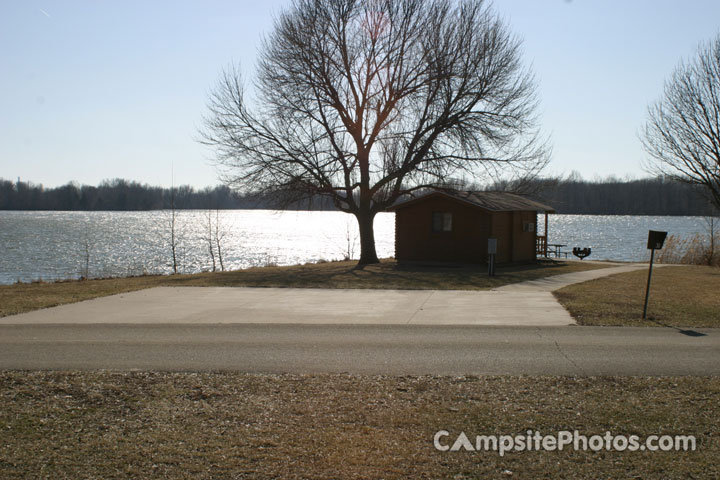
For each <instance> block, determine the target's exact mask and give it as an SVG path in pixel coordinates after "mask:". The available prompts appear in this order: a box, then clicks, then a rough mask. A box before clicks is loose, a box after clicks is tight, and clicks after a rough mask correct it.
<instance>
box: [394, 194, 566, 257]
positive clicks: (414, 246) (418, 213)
mask: <svg viewBox="0 0 720 480" xmlns="http://www.w3.org/2000/svg"><path fill="white" fill-rule="evenodd" d="M388 210H390V211H394V212H395V258H396V259H397V260H398V261H399V262H404V261H431V262H448V263H486V262H487V247H488V238H496V239H497V254H496V256H495V261H496V262H499V263H505V262H523V261H531V260H535V258H536V256H537V255H544V256H547V236H546V235H543V236H539V235H537V233H536V232H537V219H538V213H544V214H545V232H547V215H548V213H554V212H555V211H554V210H553V209H552V207H549V206H547V205H543V204H541V203H538V202H535V201H532V200H529V199H527V198H524V197H521V196H519V195H515V194H512V193H506V192H446V191H432V192H429V193H426V194H423V195H421V196H419V197H415V198H413V199H410V200H406V201H403V202H401V203H397V204H395V205H393V206H392V207H390V208H389V209H388Z"/></svg>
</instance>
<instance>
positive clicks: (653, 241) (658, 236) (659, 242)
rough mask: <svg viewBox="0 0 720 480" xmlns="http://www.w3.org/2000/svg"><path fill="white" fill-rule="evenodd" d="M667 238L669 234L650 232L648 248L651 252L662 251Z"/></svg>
mask: <svg viewBox="0 0 720 480" xmlns="http://www.w3.org/2000/svg"><path fill="white" fill-rule="evenodd" d="M665 237H667V232H656V231H655V230H650V232H649V233H648V245H647V248H648V249H649V250H659V249H661V248H662V247H663V243H665Z"/></svg>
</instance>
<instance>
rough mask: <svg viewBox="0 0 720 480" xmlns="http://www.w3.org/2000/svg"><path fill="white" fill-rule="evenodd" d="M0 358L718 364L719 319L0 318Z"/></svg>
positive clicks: (399, 364) (502, 368)
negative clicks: (333, 321)
mask: <svg viewBox="0 0 720 480" xmlns="http://www.w3.org/2000/svg"><path fill="white" fill-rule="evenodd" d="M0 369H54V370H64V369H113V370H133V369H143V370H147V369H152V370H171V371H190V370H191V371H212V370H225V371H227V370H232V371H241V372H258V373H260V372H263V373H282V372H290V373H322V372H351V373H358V374H393V375H406V374H407V375H410V374H412V375H419V374H433V375H470V374H475V375H483V374H528V375H540V374H542V375H718V374H719V373H720V329H697V330H689V331H679V330H676V329H672V328H661V327H658V328H631V327H621V328H613V327H577V326H566V327H497V326H495V327H493V326H457V325H452V326H448V325H444V326H425V325H307V324H306V325H301V324H292V325H291V324H264V325H258V324H215V325H211V324H204V325H197V324H172V325H170V324H166V325H163V324H153V325H138V324H134V325H129V324H89V325H81V324H76V325H47V324H46V325H1V326H0Z"/></svg>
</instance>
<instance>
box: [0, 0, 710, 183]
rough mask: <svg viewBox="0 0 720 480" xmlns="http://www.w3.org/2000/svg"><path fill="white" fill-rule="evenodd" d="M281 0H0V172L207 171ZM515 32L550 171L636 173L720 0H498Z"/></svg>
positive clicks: (209, 174) (186, 176)
mask: <svg viewBox="0 0 720 480" xmlns="http://www.w3.org/2000/svg"><path fill="white" fill-rule="evenodd" d="M288 3H289V2H288V1H287V0H270V1H254V2H245V1H217V0H205V1H200V0H197V1H177V0H176V1H150V0H146V1H128V0H122V1H121V0H115V1H100V0H96V1H90V0H85V1H71V0H64V1H60V0H0V177H3V178H6V179H12V180H15V179H16V178H17V177H20V178H21V179H23V180H31V181H33V182H37V183H42V184H44V185H45V186H56V185H60V184H64V183H67V182H68V181H70V180H75V181H79V182H80V183H88V184H97V183H99V182H100V181H101V180H103V179H108V178H115V177H122V178H127V179H132V180H138V181H141V182H147V183H150V184H154V185H169V184H170V182H171V173H170V172H171V165H174V172H175V173H174V175H175V184H186V183H187V184H191V185H193V186H196V187H203V186H206V185H215V184H217V183H218V179H217V174H216V171H215V169H214V167H213V166H212V165H211V163H210V159H211V158H212V152H211V151H210V150H209V149H208V148H206V147H204V146H201V145H199V144H198V143H197V142H196V141H195V140H194V138H195V137H196V131H197V128H198V127H199V126H200V125H201V116H202V114H203V112H204V109H205V102H206V99H207V93H208V91H209V90H210V89H211V87H212V86H213V85H214V83H215V81H216V80H217V78H218V75H219V73H220V71H221V70H222V68H223V67H225V66H227V65H228V64H229V63H231V62H233V61H235V62H241V63H242V65H243V69H244V70H245V71H246V73H247V74H248V75H251V74H252V70H253V66H254V62H255V54H256V51H257V48H258V46H259V40H260V38H261V36H262V33H263V32H267V31H269V29H270V28H271V26H272V15H273V12H278V11H280V10H281V9H282V8H283V6H284V5H287V4H288ZM494 5H495V10H496V11H497V12H498V13H499V14H500V15H502V16H503V17H504V18H505V19H506V20H507V22H508V23H509V25H510V28H511V30H512V31H513V32H514V33H516V34H517V35H518V36H520V37H521V38H522V39H523V40H524V59H525V61H526V62H527V63H528V64H531V65H532V66H533V69H534V71H535V74H536V76H537V80H538V83H539V93H540V99H541V109H540V113H541V116H542V117H541V118H542V126H543V129H544V131H545V132H547V133H549V134H550V135H551V138H552V145H553V151H554V153H553V161H552V163H551V167H550V172H549V173H554V174H562V173H566V174H567V173H569V172H570V171H571V170H577V171H579V172H580V173H581V174H582V175H583V176H584V177H586V178H592V177H594V176H596V175H599V176H603V177H604V176H607V175H610V174H614V175H617V176H620V177H623V176H626V175H628V176H632V177H640V176H643V175H644V173H643V172H642V170H641V167H640V166H641V160H642V159H643V157H644V154H643V152H642V149H641V147H640V142H639V140H638V136H637V135H638V132H639V130H640V128H641V126H642V123H643V121H644V119H645V112H646V108H647V105H648V104H649V103H651V102H653V101H654V100H655V99H657V98H659V96H660V95H661V93H662V86H663V82H664V80H665V78H667V77H669V75H670V74H671V72H672V70H673V69H674V68H675V66H676V65H677V64H678V62H679V61H680V60H681V59H682V58H688V57H690V56H692V55H693V53H694V51H695V49H696V47H697V45H698V43H699V42H701V41H706V40H709V39H710V38H712V37H713V36H715V35H717V33H718V32H719V31H720V2H719V1H717V0H705V1H700V0H684V1H681V0H676V1H669V0H663V1H658V0H653V1H650V0H647V1H646V0H642V1H640V0H637V1H632V0H625V1H616V0H595V1H591V0H574V1H571V2H568V1H565V0H496V1H495V4H494Z"/></svg>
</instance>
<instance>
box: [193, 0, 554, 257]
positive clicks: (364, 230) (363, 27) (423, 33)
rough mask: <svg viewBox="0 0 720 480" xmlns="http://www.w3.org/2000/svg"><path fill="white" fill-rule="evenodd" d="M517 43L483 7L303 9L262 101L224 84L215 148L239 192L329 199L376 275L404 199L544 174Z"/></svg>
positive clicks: (268, 64)
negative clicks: (396, 206)
mask: <svg viewBox="0 0 720 480" xmlns="http://www.w3.org/2000/svg"><path fill="white" fill-rule="evenodd" d="M519 43H520V42H519V41H518V40H517V39H516V38H515V37H514V36H512V35H511V34H510V33H509V32H508V29H507V27H506V26H505V24H504V23H503V22H502V21H501V20H500V19H499V18H498V17H497V16H496V15H495V14H493V12H492V11H490V10H489V8H488V7H487V6H486V5H485V3H484V2H483V0H460V1H453V0H295V1H294V2H293V4H292V6H291V7H290V8H288V9H287V10H286V11H284V12H283V13H281V14H280V15H279V16H278V17H277V18H276V19H275V23H274V29H273V31H272V33H270V34H269V35H268V36H267V37H266V38H265V40H264V42H263V45H262V47H261V50H260V57H259V63H258V72H257V77H256V79H255V81H254V87H255V88H254V93H255V95H253V96H251V97H250V96H247V95H246V94H245V91H244V84H243V80H242V78H241V75H240V70H239V68H237V67H235V66H234V67H232V68H230V69H229V70H226V71H225V72H224V74H223V75H222V76H221V79H220V81H219V83H218V85H217V87H216V88H215V90H214V91H213V92H212V94H211V97H210V101H209V114H208V115H207V116H206V118H205V126H206V128H205V129H204V130H203V132H202V135H203V141H204V142H205V143H207V144H209V145H212V146H214V147H215V148H216V150H217V155H218V163H219V164H220V165H221V166H222V167H224V168H223V172H224V175H225V178H226V179H227V180H228V181H229V182H230V183H232V184H234V185H235V186H236V187H238V188H240V189H246V190H255V191H258V190H261V191H263V190H264V191H266V192H283V193H284V194H285V197H284V199H285V200H299V199H302V198H307V197H312V196H318V195H320V196H327V197H330V198H331V199H332V201H333V202H334V204H335V206H336V207H337V208H339V209H340V210H342V211H344V212H347V213H350V214H353V215H354V216H355V217H356V218H357V221H358V227H359V232H360V262H359V263H360V264H369V263H376V262H377V261H378V258H377V255H376V252H375V239H374V234H373V220H374V217H375V215H376V214H377V213H378V212H381V211H383V210H384V209H386V208H387V207H388V206H390V205H391V204H393V203H394V202H395V201H396V200H397V199H398V198H400V197H404V196H407V195H411V194H412V193H413V192H417V191H418V190H420V189H423V188H427V187H431V186H438V185H445V186H447V185H452V184H453V181H454V180H457V179H465V181H476V182H477V181H478V179H479V178H482V177H483V176H485V177H487V176H488V175H494V176H497V175H499V174H510V175H514V176H519V177H522V176H527V175H532V174H534V173H536V172H537V171H539V169H541V168H542V167H543V166H544V165H545V164H546V162H547V152H546V148H545V145H544V143H543V142H542V141H539V139H538V135H537V130H536V119H535V116H534V110H535V106H536V99H535V94H534V82H533V79H532V76H531V74H530V73H529V71H528V70H527V69H525V68H523V67H522V65H521V62H520V52H519Z"/></svg>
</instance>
